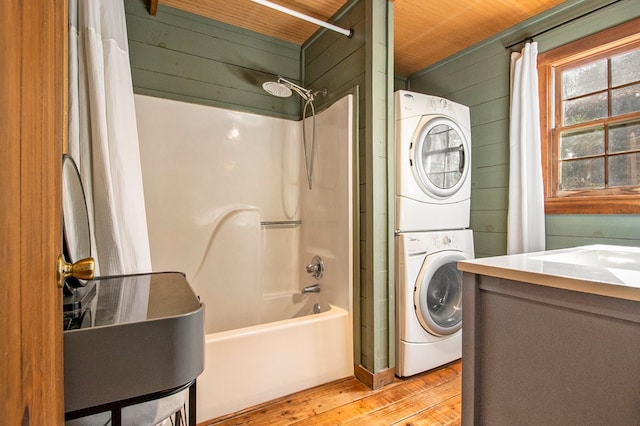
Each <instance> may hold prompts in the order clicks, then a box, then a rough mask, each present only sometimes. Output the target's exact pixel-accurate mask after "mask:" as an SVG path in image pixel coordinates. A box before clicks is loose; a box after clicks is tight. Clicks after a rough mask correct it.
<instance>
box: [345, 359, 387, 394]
mask: <svg viewBox="0 0 640 426" xmlns="http://www.w3.org/2000/svg"><path fill="white" fill-rule="evenodd" d="M353 372H354V375H355V376H356V379H358V380H360V381H361V382H362V383H364V384H365V385H367V386H368V387H369V388H371V389H373V390H376V389H380V388H381V387H383V386H386V385H388V384H391V383H393V381H394V380H395V375H396V369H395V368H385V369H384V370H381V371H379V372H377V373H372V372H370V371H369V370H367V369H366V368H365V367H363V366H362V365H360V364H354V366H353Z"/></svg>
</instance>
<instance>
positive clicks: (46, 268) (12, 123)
mask: <svg viewBox="0 0 640 426" xmlns="http://www.w3.org/2000/svg"><path fill="white" fill-rule="evenodd" d="M67 14H68V6H67V2H66V0H32V1H28V2H21V1H18V0H7V1H3V2H0V28H1V30H0V31H2V34H1V36H0V146H1V151H0V194H2V195H1V197H2V202H1V203H0V205H1V206H2V207H0V226H1V229H2V231H1V232H2V234H1V235H2V236H1V238H0V265H1V267H2V270H3V283H2V284H1V285H0V348H1V349H0V383H1V385H0V389H1V390H0V400H2V402H3V407H4V409H3V414H2V416H3V421H4V422H6V424H23V425H29V424H34V425H38V424H48V425H49V424H62V423H63V421H64V413H63V410H64V408H63V407H64V405H63V395H64V393H63V353H62V293H61V291H60V289H58V288H57V286H56V284H55V262H56V257H57V254H58V253H59V252H60V251H61V247H62V237H61V235H62V234H61V219H60V218H61V156H62V147H63V140H65V138H66V128H67V126H66V113H65V111H66V109H67V100H66V93H67V86H66V75H67V65H66V62H67V61H66V58H67Z"/></svg>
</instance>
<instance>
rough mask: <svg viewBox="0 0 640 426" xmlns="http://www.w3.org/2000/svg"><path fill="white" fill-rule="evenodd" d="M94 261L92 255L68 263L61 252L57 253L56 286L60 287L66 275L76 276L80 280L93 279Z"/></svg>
mask: <svg viewBox="0 0 640 426" xmlns="http://www.w3.org/2000/svg"><path fill="white" fill-rule="evenodd" d="M94 268H95V261H94V260H93V258H92V257H87V258H85V259H80V260H78V261H77V262H74V263H69V262H67V260H66V259H65V258H64V255H63V254H59V255H58V261H57V279H58V287H60V288H62V286H63V285H64V280H66V279H67V278H68V277H74V278H78V279H80V280H90V279H93V272H94Z"/></svg>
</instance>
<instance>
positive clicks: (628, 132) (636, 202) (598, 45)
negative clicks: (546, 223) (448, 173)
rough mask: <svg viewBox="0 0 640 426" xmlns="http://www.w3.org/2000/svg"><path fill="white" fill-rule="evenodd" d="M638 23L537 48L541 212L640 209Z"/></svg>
mask: <svg viewBox="0 0 640 426" xmlns="http://www.w3.org/2000/svg"><path fill="white" fill-rule="evenodd" d="M639 29H640V19H635V20H633V21H630V22H628V23H626V24H622V25H620V26H618V27H615V28H612V29H609V30H606V31H603V32H601V33H598V34H595V35H593V36H589V37H587V38H584V39H581V40H578V41H576V42H573V43H571V44H568V45H565V46H562V47H559V48H557V49H554V50H551V51H549V52H546V53H543V54H541V55H539V57H538V76H539V83H540V107H541V110H540V111H541V115H540V116H541V136H542V159H543V175H544V180H545V183H544V184H545V211H546V213H572V214H574V213H598V214H606V213H640V32H639Z"/></svg>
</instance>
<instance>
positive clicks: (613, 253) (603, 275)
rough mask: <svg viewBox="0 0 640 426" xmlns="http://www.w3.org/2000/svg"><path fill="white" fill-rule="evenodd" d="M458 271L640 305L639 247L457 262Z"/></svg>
mask: <svg viewBox="0 0 640 426" xmlns="http://www.w3.org/2000/svg"><path fill="white" fill-rule="evenodd" d="M458 269H460V270H461V271H464V272H470V273H474V274H479V275H486V276H491V277H497V278H503V279H508V280H514V281H521V282H527V283H531V284H537V285H544V286H548V287H555V288H561V289H565V290H572V291H580V292H583V293H590V294H598V295H602V296H609V297H616V298H619V299H627V300H634V301H640V247H627V246H611V245H600V244H599V245H590V246H582V247H573V248H568V249H561V250H550V251H544V252H536V253H525V254H515V255H507V256H497V257H487V258H481V259H473V260H464V261H460V262H458Z"/></svg>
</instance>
